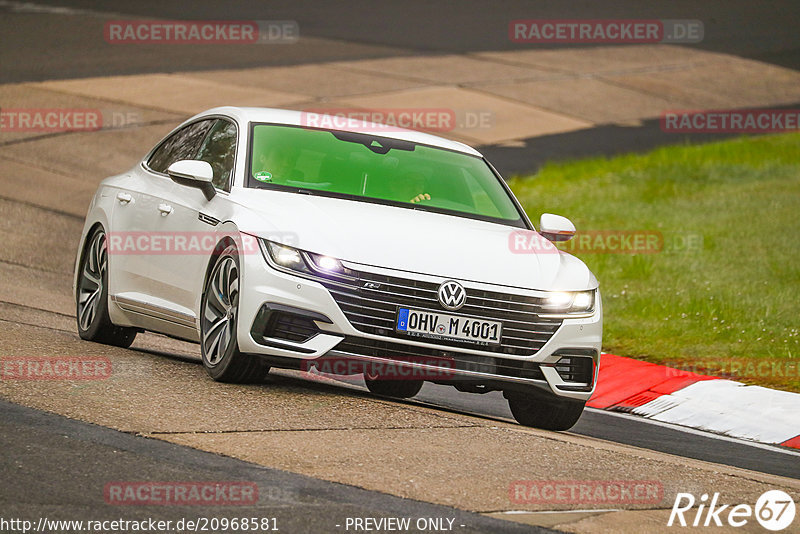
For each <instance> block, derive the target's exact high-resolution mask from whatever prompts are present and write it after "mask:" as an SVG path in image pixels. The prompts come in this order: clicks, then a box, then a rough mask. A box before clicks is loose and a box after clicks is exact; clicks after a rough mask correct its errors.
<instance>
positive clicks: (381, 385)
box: [364, 375, 422, 399]
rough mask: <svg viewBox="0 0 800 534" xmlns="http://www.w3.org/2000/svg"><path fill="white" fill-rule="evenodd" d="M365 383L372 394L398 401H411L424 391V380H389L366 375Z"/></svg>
mask: <svg viewBox="0 0 800 534" xmlns="http://www.w3.org/2000/svg"><path fill="white" fill-rule="evenodd" d="M364 382H365V383H366V385H367V389H368V390H369V391H370V393H373V394H375V395H383V396H385V397H394V398H396V399H410V398H411V397H413V396H414V395H416V394H417V393H419V390H420V389H422V380H387V379H384V378H382V377H380V376H369V375H364Z"/></svg>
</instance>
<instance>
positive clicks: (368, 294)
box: [322, 271, 562, 356]
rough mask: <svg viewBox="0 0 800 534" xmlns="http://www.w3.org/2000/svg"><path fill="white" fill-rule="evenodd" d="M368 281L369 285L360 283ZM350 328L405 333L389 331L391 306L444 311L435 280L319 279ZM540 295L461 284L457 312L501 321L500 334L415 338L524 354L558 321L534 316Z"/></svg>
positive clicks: (393, 313)
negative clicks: (463, 296)
mask: <svg viewBox="0 0 800 534" xmlns="http://www.w3.org/2000/svg"><path fill="white" fill-rule="evenodd" d="M367 283H372V284H374V285H375V287H365V284H367ZM322 284H323V285H324V286H325V287H326V288H327V289H328V290H329V291H330V292H331V295H333V298H334V300H336V303H337V304H338V305H339V307H340V308H341V309H342V311H343V312H344V314H345V316H346V317H347V319H348V320H349V321H350V323H351V324H352V325H353V327H354V328H355V329H356V330H359V331H361V332H364V333H368V334H375V335H380V336H389V337H397V338H403V339H405V338H406V336H404V335H403V334H399V333H397V332H395V328H394V327H395V320H396V316H397V307H398V306H405V307H411V308H417V309H428V310H440V311H444V310H442V308H441V305H440V304H439V300H438V297H437V291H438V289H439V284H435V283H431V282H423V281H420V280H412V279H407V278H398V277H394V276H385V275H380V274H375V273H367V272H363V271H362V272H359V273H358V280H357V281H354V282H352V283H347V282H333V281H322ZM542 305H543V299H541V298H538V297H528V296H521V295H513V294H510V293H500V292H495V291H482V290H476V289H469V290H467V300H466V303H465V304H464V306H463V307H462V308H461V309H459V310H458V311H457V312H452V313H455V314H457V315H471V316H475V317H480V318H485V319H489V320H495V321H502V323H503V335H502V338H501V340H500V344H499V345H476V344H472V343H469V342H461V341H449V340H438V339H426V338H422V337H415V338H414V340H415V341H420V342H430V343H436V344H440V345H447V346H454V347H463V348H471V349H477V350H481V351H486V352H497V353H500V354H509V355H514V356H529V355H531V354H534V353H536V352H537V351H539V349H541V348H542V347H543V346H544V344H545V343H547V341H548V340H549V339H550V338H551V337H552V336H553V334H554V333H555V332H556V330H558V328H559V327H560V326H561V323H562V320H561V319H550V318H543V317H539V313H542Z"/></svg>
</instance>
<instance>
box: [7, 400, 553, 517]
mask: <svg viewBox="0 0 800 534" xmlns="http://www.w3.org/2000/svg"><path fill="white" fill-rule="evenodd" d="M0 447H2V449H3V455H2V458H0V472H2V473H4V477H5V480H6V483H4V484H2V485H0V504H2V512H0V516H1V517H2V518H3V519H6V520H8V519H10V518H17V519H25V520H30V521H33V522H34V523H38V519H39V518H45V519H47V518H50V519H55V518H58V520H63V521H69V520H77V521H88V520H92V521H107V520H117V519H124V520H129V521H134V520H135V521H142V520H143V519H145V518H147V519H153V520H155V521H167V520H170V521H173V522H175V523H177V522H178V521H179V520H181V519H185V520H191V521H197V520H199V518H201V517H206V518H210V517H216V518H217V519H220V518H229V519H233V518H242V517H247V518H251V517H256V518H259V519H262V518H268V519H270V520H273V521H274V522H273V523H270V528H271V529H276V530H278V531H283V532H336V531H344V527H345V525H346V521H347V518H348V517H350V518H354V517H359V518H363V517H376V518H378V517H413V518H415V519H416V518H445V519H450V520H453V525H454V530H457V531H458V532H464V533H467V532H508V533H514V532H553V531H551V530H547V529H542V528H536V527H528V526H523V525H520V524H517V523H513V522H510V521H502V520H499V519H493V518H490V517H485V516H482V515H479V514H473V513H469V512H465V511H463V510H457V509H454V508H448V507H445V506H437V505H433V504H428V503H424V502H419V501H413V500H410V499H402V498H399V497H394V496H392V495H386V494H382V493H378V492H374V491H365V490H361V489H358V488H354V487H352V486H346V485H342V484H335V483H332V482H324V481H321V480H316V479H313V478H310V477H305V476H302V475H295V474H292V473H287V472H285V471H280V470H277V469H267V468H264V467H261V466H258V465H254V464H249V463H247V462H242V461H240V460H234V459H231V458H226V457H224V456H219V455H216V454H210V453H206V452H201V451H198V450H195V449H191V448H188V447H182V446H180V445H174V444H171V443H165V442H162V441H159V440H153V439H147V438H143V437H137V436H133V435H131V434H126V433H122V432H117V431H114V430H110V429H107V428H103V427H100V426H96V425H90V424H86V423H80V422H77V421H73V420H70V419H67V418H64V417H60V416H57V415H53V414H47V413H44V412H40V411H38V410H32V409H30V408H25V407H22V406H18V405H15V404H11V403H8V402H5V401H0ZM43 473H47V484H45V485H44V486H43V485H42V483H41V482H42V475H43ZM12 476H13V478H14V483H13V484H12V483H9V482H10V480H9V477H12ZM142 479H149V480H182V481H197V482H202V481H209V480H215V481H219V480H224V481H247V482H248V483H255V484H257V485H258V496H259V499H258V501H257V503H255V504H254V505H249V504H246V505H234V506H231V505H227V504H225V505H222V504H221V505H217V506H203V507H200V506H195V505H184V506H180V505H173V506H119V505H116V504H113V503H110V502H109V501H108V500H107V498H106V495H105V494H104V491H103V489H104V487H105V485H106V484H107V483H109V481H126V480H142ZM298 509H302V510H303V513H302V514H301V513H297V510H298ZM3 531H4V532H8V530H5V529H3ZM58 531H59V532H64V531H72V530H71V529H59V530H58ZM74 531H76V532H79V531H80V530H78V529H74Z"/></svg>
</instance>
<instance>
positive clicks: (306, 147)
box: [248, 124, 524, 227]
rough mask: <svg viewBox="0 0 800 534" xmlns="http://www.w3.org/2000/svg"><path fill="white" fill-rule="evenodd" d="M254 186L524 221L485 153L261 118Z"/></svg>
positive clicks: (256, 136) (255, 134) (255, 142)
mask: <svg viewBox="0 0 800 534" xmlns="http://www.w3.org/2000/svg"><path fill="white" fill-rule="evenodd" d="M250 148H251V154H250V173H249V176H248V186H249V187H256V188H276V189H287V188H288V189H294V190H303V191H306V192H308V191H312V192H316V193H319V194H323V195H329V196H337V197H343V198H350V199H354V200H362V201H369V202H379V203H387V204H392V205H397V206H402V207H410V208H414V209H422V210H427V211H434V212H441V213H447V214H452V215H459V216H463V217H469V218H475V219H481V220H489V221H493V222H499V223H503V224H509V225H513V226H522V227H524V222H523V220H522V218H521V216H520V212H519V210H518V209H517V207H516V205H515V203H514V202H513V201H512V199H511V197H510V196H509V193H508V192H507V191H506V189H505V187H504V186H503V184H502V183H501V182H500V178H499V177H498V176H497V175H496V174H495V173H494V172H493V171H492V169H491V168H490V167H489V165H488V164H487V163H486V162H485V161H484V160H483V159H481V158H480V157H477V156H472V155H469V154H464V153H461V152H455V151H451V150H446V149H441V148H435V147H432V146H428V145H423V144H417V143H412V142H409V141H401V140H397V139H391V138H388V137H381V136H377V135H371V134H364V133H350V132H343V131H336V130H320V129H311V128H304V127H298V126H283V125H274V124H256V125H254V126H253V130H252V142H251V145H250Z"/></svg>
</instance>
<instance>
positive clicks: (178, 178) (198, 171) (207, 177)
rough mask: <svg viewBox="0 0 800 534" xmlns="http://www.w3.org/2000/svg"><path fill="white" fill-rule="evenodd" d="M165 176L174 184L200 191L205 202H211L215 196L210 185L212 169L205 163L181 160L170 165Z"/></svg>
mask: <svg viewBox="0 0 800 534" xmlns="http://www.w3.org/2000/svg"><path fill="white" fill-rule="evenodd" d="M167 174H168V175H169V177H170V178H172V181H173V182H175V183H178V184H181V185H188V186H189V187H196V188H198V189H200V190H201V191H202V192H203V194H204V195H205V196H206V200H211V199H212V198H214V195H215V194H216V189H214V184H213V183H211V180H213V179H214V169H212V168H211V164H209V163H208V162H206V161H198V160H193V159H182V160H180V161H176V162H175V163H173V164H172V165H170V166H169V168H168V169H167Z"/></svg>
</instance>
